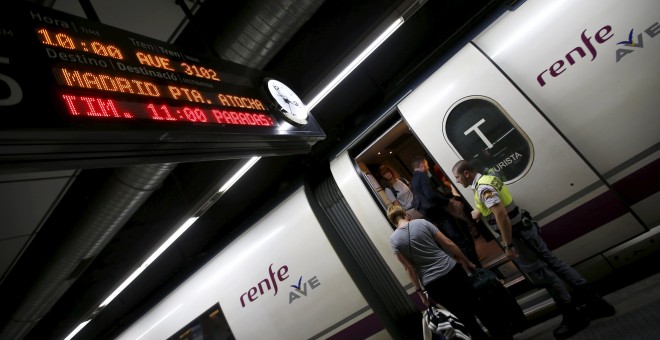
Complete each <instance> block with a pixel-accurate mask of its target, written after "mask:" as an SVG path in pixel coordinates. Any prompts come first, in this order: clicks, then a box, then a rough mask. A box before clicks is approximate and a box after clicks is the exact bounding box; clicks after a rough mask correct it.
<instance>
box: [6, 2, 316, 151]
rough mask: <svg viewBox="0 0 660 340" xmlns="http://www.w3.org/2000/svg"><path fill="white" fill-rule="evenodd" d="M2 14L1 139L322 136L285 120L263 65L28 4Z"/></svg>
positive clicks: (171, 140) (206, 139)
mask: <svg viewBox="0 0 660 340" xmlns="http://www.w3.org/2000/svg"><path fill="white" fill-rule="evenodd" d="M3 7H7V6H3ZM0 19H1V20H0V46H1V47H0V120H1V121H2V122H3V124H2V126H0V141H7V140H14V141H16V140H18V141H28V140H48V141H53V140H60V141H61V140H69V141H78V142H80V141H86V140H93V141H95V142H98V141H101V142H103V141H110V140H112V142H113V143H116V142H122V141H130V142H135V141H139V142H143V141H149V142H158V143H165V142H167V143H176V142H181V141H185V142H190V141H196V142H218V141H226V140H233V141H235V140H244V141H259V142H262V143H263V142H268V143H270V142H277V141H285V142H289V143H290V142H291V141H294V142H296V141H300V142H302V143H303V144H304V143H306V144H312V143H313V142H315V141H318V140H320V139H323V138H324V137H325V136H324V134H323V131H322V130H321V129H320V127H319V126H318V124H317V123H316V122H315V121H314V120H313V119H311V120H310V123H309V124H307V125H306V126H291V125H289V124H288V123H286V121H284V120H282V119H281V117H280V116H279V114H278V112H277V110H275V109H273V108H272V107H271V104H270V101H269V99H268V97H267V96H266V95H265V92H264V91H263V89H262V87H261V84H262V80H263V78H264V76H263V75H262V73H261V72H260V71H258V70H254V69H250V68H247V67H243V66H241V65H238V64H234V63H231V62H226V61H223V60H221V59H219V58H213V57H209V56H205V55H196V54H191V53H187V52H185V51H182V50H180V49H178V48H177V47H176V46H174V45H171V44H167V43H164V42H161V41H157V40H155V39H151V38H148V37H144V36H140V35H137V34H134V33H131V32H127V31H124V30H121V29H118V28H114V27H110V26H106V25H103V24H100V23H97V22H93V21H89V20H86V19H82V18H79V17H76V16H72V15H68V14H66V13H62V12H58V11H55V10H52V9H48V8H43V7H41V6H37V5H33V4H28V3H25V4H13V5H12V7H11V8H4V9H3V10H2V13H0ZM206 147H208V146H206ZM242 147H243V148H245V145H243V146H242ZM271 147H273V148H274V147H276V145H274V146H273V145H271ZM271 151H272V150H271ZM275 153H276V152H275Z"/></svg>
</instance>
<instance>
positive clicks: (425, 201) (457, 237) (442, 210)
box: [411, 157, 481, 267]
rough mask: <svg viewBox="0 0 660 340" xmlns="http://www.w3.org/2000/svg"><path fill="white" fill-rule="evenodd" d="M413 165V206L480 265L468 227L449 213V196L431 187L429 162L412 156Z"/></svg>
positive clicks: (450, 206) (473, 261)
mask: <svg viewBox="0 0 660 340" xmlns="http://www.w3.org/2000/svg"><path fill="white" fill-rule="evenodd" d="M411 163H412V167H413V176H412V186H411V188H412V191H413V202H412V206H413V208H415V209H417V211H419V212H420V213H422V215H424V217H425V218H426V219H427V220H429V221H430V222H431V223H433V224H435V225H436V226H437V227H438V229H440V231H442V233H443V234H444V235H446V236H447V237H449V239H450V240H452V241H453V242H454V243H455V244H456V245H457V246H458V247H459V248H460V249H461V251H462V252H463V253H464V254H465V255H466V256H467V257H468V259H470V261H472V263H475V264H476V265H477V266H479V267H480V266H481V263H480V262H479V256H477V250H476V248H475V245H474V239H473V238H472V235H471V233H470V232H469V229H467V231H464V230H463V229H462V228H461V226H460V225H459V222H458V221H457V220H456V219H455V218H454V217H453V216H452V215H451V213H450V210H451V208H452V205H451V204H452V202H451V201H450V197H447V196H444V195H441V194H440V192H439V191H438V190H436V189H435V188H434V187H433V184H432V183H431V179H430V173H429V163H428V161H427V160H426V159H424V158H423V157H414V158H413V159H412V161H411Z"/></svg>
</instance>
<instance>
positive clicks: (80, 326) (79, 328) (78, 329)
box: [64, 319, 92, 340]
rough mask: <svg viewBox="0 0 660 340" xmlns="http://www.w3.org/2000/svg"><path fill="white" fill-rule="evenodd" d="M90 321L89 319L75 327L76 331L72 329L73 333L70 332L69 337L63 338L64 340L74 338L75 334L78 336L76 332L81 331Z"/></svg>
mask: <svg viewBox="0 0 660 340" xmlns="http://www.w3.org/2000/svg"><path fill="white" fill-rule="evenodd" d="M90 321H92V319H89V320H87V321H85V322H83V323H81V324H80V325H78V327H76V329H74V330H73V332H71V333H70V334H69V335H67V336H66V338H64V340H70V339H71V338H73V337H74V336H76V334H78V332H80V330H81V329H83V327H85V326H87V324H88V323H89V322H90Z"/></svg>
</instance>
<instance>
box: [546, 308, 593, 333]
mask: <svg viewBox="0 0 660 340" xmlns="http://www.w3.org/2000/svg"><path fill="white" fill-rule="evenodd" d="M560 309H561V310H562V314H563V315H564V319H563V320H562V322H561V326H559V327H558V328H557V329H555V330H554V331H553V334H554V336H555V338H556V339H559V340H563V339H567V338H569V337H571V336H573V335H575V334H577V333H578V332H579V331H581V330H583V329H585V328H587V326H589V319H587V318H586V317H585V316H584V315H582V313H580V311H578V310H577V309H575V307H572V308H571V307H569V306H564V307H563V308H561V307H560Z"/></svg>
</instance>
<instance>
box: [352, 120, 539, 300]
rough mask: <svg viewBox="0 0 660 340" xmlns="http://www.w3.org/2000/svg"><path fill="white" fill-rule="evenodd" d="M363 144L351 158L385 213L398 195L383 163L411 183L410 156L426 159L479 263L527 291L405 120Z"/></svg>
mask: <svg viewBox="0 0 660 340" xmlns="http://www.w3.org/2000/svg"><path fill="white" fill-rule="evenodd" d="M365 144H367V146H366V147H365V148H364V149H363V150H357V156H356V157H355V158H354V161H355V163H356V165H357V167H358V168H359V169H360V171H361V175H362V177H363V179H364V183H365V185H366V186H367V187H368V189H369V190H370V191H371V192H372V193H373V195H372V196H373V197H374V200H376V201H377V203H378V205H379V206H380V207H381V210H382V213H383V214H384V215H386V212H387V208H388V207H389V206H390V205H391V204H394V203H393V200H394V199H397V197H396V196H394V195H393V194H392V188H391V184H389V183H388V181H387V180H386V179H385V178H384V176H383V175H382V171H381V170H382V169H383V167H386V168H387V169H390V170H391V172H392V173H393V177H395V178H397V179H399V180H401V181H402V182H403V183H404V184H405V185H408V186H410V181H411V179H412V175H413V167H412V165H411V162H412V160H413V158H415V157H420V156H421V157H423V158H425V159H426V160H427V161H428V163H429V173H428V176H429V178H430V180H431V183H432V184H433V186H434V188H435V189H436V190H437V191H438V193H440V194H441V195H442V196H444V197H447V198H448V199H450V202H452V203H451V208H450V209H449V210H450V211H448V213H450V214H451V216H452V218H454V219H455V220H456V221H457V224H458V225H459V226H460V229H461V234H462V235H463V236H464V237H465V239H466V240H467V241H468V242H472V243H474V248H475V250H476V253H477V256H478V261H479V263H480V265H481V266H482V267H484V268H488V269H490V270H492V271H493V272H495V273H496V274H497V276H498V277H499V278H500V279H501V280H502V282H503V283H504V285H505V286H507V287H508V288H509V289H510V291H511V293H512V294H514V295H519V294H521V293H524V292H528V291H529V290H530V289H531V288H532V287H531V285H530V284H529V282H527V280H526V279H525V276H524V275H523V274H522V273H521V271H520V270H519V269H518V268H517V267H516V265H515V264H514V263H513V262H512V261H510V260H509V259H508V258H507V257H506V256H505V254H504V251H503V250H502V248H501V246H500V244H499V242H498V241H497V238H496V234H494V233H493V232H492V231H491V230H490V229H489V228H488V227H487V226H486V225H485V224H484V223H483V222H481V221H473V220H472V219H471V218H470V211H471V210H472V206H471V204H470V202H469V201H468V199H470V197H468V198H467V199H466V198H465V197H463V196H462V195H461V194H460V192H459V191H458V190H456V187H455V184H454V182H453V181H452V177H451V174H447V173H445V172H444V171H443V170H442V168H440V166H439V165H438V162H437V160H435V159H434V158H433V157H432V156H431V155H430V154H429V152H428V151H427V149H426V148H425V146H424V145H423V144H422V143H421V142H420V141H419V140H418V139H417V138H416V137H415V135H414V134H413V133H412V131H411V130H410V128H409V127H408V125H407V124H406V123H405V121H403V120H402V119H400V120H398V121H397V122H396V123H394V124H393V125H392V126H390V127H389V128H388V129H386V131H385V132H384V133H382V134H381V135H379V136H378V137H376V138H375V139H374V140H373V141H371V143H365ZM363 145H364V144H363ZM388 191H389V192H388ZM411 216H412V215H411ZM413 217H414V216H413ZM420 217H422V218H423V216H420ZM392 228H394V227H393V226H392ZM441 230H442V229H441Z"/></svg>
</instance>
